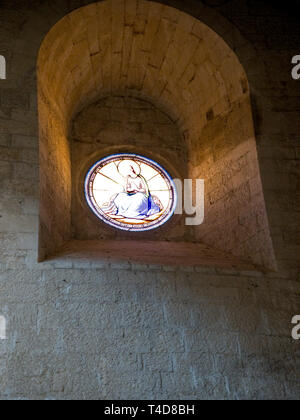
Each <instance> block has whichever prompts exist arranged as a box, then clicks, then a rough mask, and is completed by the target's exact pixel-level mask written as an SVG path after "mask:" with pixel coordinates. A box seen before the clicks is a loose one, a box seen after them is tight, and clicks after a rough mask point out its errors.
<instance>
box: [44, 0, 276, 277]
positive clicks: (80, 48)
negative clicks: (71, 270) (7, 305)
mask: <svg viewBox="0 0 300 420" xmlns="http://www.w3.org/2000/svg"><path fill="white" fill-rule="evenodd" d="M121 4H123V3H122V2H118V1H117V0H108V1H105V2H99V3H93V4H91V5H89V6H85V7H82V8H80V9H77V10H75V11H74V12H72V13H70V14H68V15H67V16H65V17H64V18H63V19H62V20H61V21H59V22H58V23H57V24H56V25H55V26H54V27H53V28H52V29H51V31H50V32H49V33H48V35H47V36H46V38H45V40H44V42H43V44H42V47H41V49H40V54H39V59H38V84H39V125H40V167H41V182H40V237H39V259H40V260H41V261H42V260H44V259H46V258H47V257H49V256H51V255H54V254H56V253H57V250H58V249H59V248H60V247H61V246H62V245H65V244H66V243H68V242H69V241H71V240H73V239H74V231H73V229H72V216H71V213H72V190H73V191H74V188H76V187H77V186H76V185H74V179H73V177H72V171H71V167H72V159H71V142H70V140H71V136H70V128H71V125H72V120H73V118H74V116H75V115H77V114H78V113H79V112H80V111H82V110H84V109H85V108H86V107H88V106H89V105H90V104H93V103H96V102H97V101H98V100H99V99H100V98H103V97H108V98H109V97H114V96H122V97H134V98H136V99H138V98H140V99H148V100H149V102H150V103H154V104H157V106H158V108H160V109H163V110H165V112H166V114H168V116H169V117H170V119H171V120H172V121H174V122H175V123H176V125H177V127H178V132H179V133H180V135H181V136H182V138H183V139H184V142H185V143H186V145H187V168H188V170H187V173H188V177H189V178H192V179H196V178H201V179H204V180H205V182H206V204H205V205H206V208H205V211H206V217H205V222H204V224H203V225H201V226H200V227H198V228H196V229H195V231H194V232H193V235H194V236H195V238H196V240H197V241H198V242H199V243H201V242H203V243H205V244H207V245H209V246H212V247H214V248H216V249H219V250H222V251H224V252H227V253H230V254H233V255H235V256H236V257H239V258H242V259H246V260H250V261H252V262H253V263H254V264H256V265H258V266H261V267H264V268H268V269H276V261H275V257H274V251H273V245H272V241H271V237H270V232H269V225H268V219H267V214H266V208H265V201H264V195H263V190H262V184H261V179H260V171H259V164H258V158H257V151H256V140H255V134H254V127H253V120H252V110H251V101H250V90H249V85H248V79H247V76H246V73H245V71H244V69H243V67H242V65H241V63H240V61H239V60H238V58H237V56H236V54H235V53H234V52H233V51H232V50H231V49H230V48H229V47H228V45H227V44H226V43H225V42H224V40H223V39H222V38H221V37H220V36H219V35H218V34H216V33H215V32H214V31H213V30H211V29H210V28H209V27H208V26H206V25H205V24H203V23H202V22H200V21H199V20H197V19H195V18H194V17H192V16H190V15H188V14H186V13H183V12H181V11H179V10H177V9H174V8H172V7H169V6H164V5H162V4H160V3H154V2H151V1H144V0H138V2H137V6H136V7H129V6H128V5H129V3H125V4H126V7H125V8H123V7H121ZM130 4H131V3H130ZM127 6H128V7H127ZM111 112H115V113H116V109H115V110H114V109H112V111H111ZM115 124H116V125H117V122H115ZM98 134H99V133H97V135H98ZM137 135H138V133H137ZM174 139H175V137H174ZM121 143H122V146H124V139H123V140H122V142H121ZM111 145H114V143H113V141H112V143H111ZM98 146H99V151H100V150H101V149H102V150H104V144H102V143H101V142H100V143H99V145H98ZM105 146H106V145H105ZM120 146H121V144H120ZM125 146H126V144H125ZM160 151H161V154H162V155H163V154H165V153H164V150H163V147H162V148H161V149H160ZM167 160H168V159H167ZM170 164H171V162H170ZM54 203H55V206H54ZM96 223H97V222H96V221H95V230H97V229H98V226H96ZM184 236H186V235H184Z"/></svg>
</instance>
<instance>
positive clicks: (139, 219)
mask: <svg viewBox="0 0 300 420" xmlns="http://www.w3.org/2000/svg"><path fill="white" fill-rule="evenodd" d="M85 195H86V199H87V202H88V205H89V207H90V208H91V210H92V211H93V212H94V213H95V214H96V216H97V217H99V219H101V220H102V221H104V222H105V223H107V224H109V225H111V226H114V227H116V228H118V229H122V230H128V231H145V230H151V229H155V228H158V227H159V226H161V225H163V224H164V223H166V222H167V220H169V219H170V217H171V216H172V215H173V214H174V211H175V207H176V189H175V185H174V183H173V181H172V179H171V177H170V175H169V174H168V173H167V171H166V170H165V169H163V168H162V167H161V166H160V165H158V164H157V163H156V162H154V161H153V160H150V159H148V158H145V157H143V156H139V155H135V154H120V155H113V156H109V157H107V158H104V159H102V160H100V161H99V162H97V163H96V164H95V165H94V166H93V167H92V168H91V169H90V171H89V172H88V174H87V176H86V181H85Z"/></svg>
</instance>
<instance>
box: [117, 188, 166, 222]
mask: <svg viewBox="0 0 300 420" xmlns="http://www.w3.org/2000/svg"><path fill="white" fill-rule="evenodd" d="M114 205H115V206H116V208H117V213H116V215H119V216H123V217H126V218H127V219H145V218H146V217H148V216H152V215H154V214H157V213H160V211H161V209H160V207H159V206H158V205H157V204H155V202H154V200H153V197H152V196H151V194H149V196H147V195H146V194H144V193H142V192H138V193H133V194H131V193H126V192H124V193H120V194H118V195H117V197H116V198H115V199H114Z"/></svg>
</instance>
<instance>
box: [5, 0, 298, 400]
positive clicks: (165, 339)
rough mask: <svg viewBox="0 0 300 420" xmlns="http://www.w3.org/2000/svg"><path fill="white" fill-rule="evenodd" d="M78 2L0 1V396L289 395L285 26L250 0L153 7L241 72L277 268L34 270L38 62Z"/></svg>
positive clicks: (291, 257)
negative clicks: (0, 63) (176, 12)
mask: <svg viewBox="0 0 300 420" xmlns="http://www.w3.org/2000/svg"><path fill="white" fill-rule="evenodd" d="M87 3H88V2H84V1H68V2H67V1H62V0H60V1H51V2H47V3H44V4H41V3H38V4H37V3H36V2H21V1H18V2H13V1H3V2H2V4H1V13H0V54H3V55H5V57H6V59H7V65H8V67H7V72H8V73H7V74H8V79H7V80H6V81H2V80H1V81H0V174H1V177H0V194H1V200H0V216H1V217H0V315H1V316H4V317H5V318H6V323H7V331H6V335H7V340H1V341H0V355H1V358H0V360H1V361H0V397H1V399H34V398H38V399H57V398H62V399H67V398H71V399H79V398H84V399H91V398H96V399H97V398H124V399H126V398H132V399H136V398H145V399H152V398H171V399H176V398H178V399H182V398H196V399H199V398H209V399H215V398H221V399H223V398H225V399H228V398H237V399H241V398H251V399H258V398H260V399H261V398H272V399H279V398H282V399H291V398H295V399H299V395H300V389H299V343H298V342H296V341H293V340H292V339H291V319H292V316H294V315H295V314H297V313H299V311H300V303H299V289H300V287H299V270H300V265H299V258H298V255H299V254H300V245H299V139H300V137H299V129H300V127H299V118H298V116H299V96H300V83H299V82H296V81H293V80H292V79H291V76H290V70H291V66H290V62H291V57H292V56H293V55H295V54H296V53H299V51H298V50H297V49H299V43H298V42H299V41H298V40H299V24H298V22H297V20H296V19H295V17H294V16H293V15H292V14H291V15H289V14H288V13H285V18H284V19H283V17H282V16H283V15H282V13H283V12H282V11H280V10H279V11H278V9H276V7H275V6H262V2H261V1H259V2H258V1H251V2H246V1H242V0H239V1H234V0H232V1H229V2H227V3H226V5H224V6H223V7H221V8H217V10H215V9H214V8H209V7H206V6H204V5H203V4H202V2H196V1H192V0H189V1H187V0H184V1H180V0H179V1H176V2H175V1H174V2H173V1H171V0H170V1H168V2H167V1H166V2H165V3H168V4H171V5H173V4H174V6H176V7H180V8H182V10H184V11H186V12H188V13H191V14H194V16H196V17H197V18H199V19H200V20H202V21H203V22H205V23H206V24H207V25H209V26H211V27H212V29H213V30H215V31H217V32H218V33H219V34H220V35H222V36H223V37H224V39H225V40H226V42H228V44H229V45H230V47H231V48H233V49H234V50H235V51H236V52H237V55H238V57H239V59H240V60H241V62H242V64H243V66H244V68H245V70H246V72H247V76H248V78H249V84H250V89H251V94H252V96H251V98H252V106H253V109H254V111H255V134H256V138H257V143H258V157H259V163H260V168H261V175H262V182H263V187H264V196H265V198H266V205H267V211H268V217H269V221H270V231H271V236H272V240H273V243H274V247H275V252H276V257H277V261H278V266H279V270H278V272H276V273H271V274H262V273H256V272H236V271H234V270H232V271H226V270H217V269H204V268H203V269H197V270H196V269H192V268H191V269H183V268H177V269H171V268H170V267H162V266H143V265H140V266H137V265H133V264H127V265H126V264H124V265H113V264H110V265H108V264H103V263H100V262H99V263H90V264H88V266H87V265H84V266H81V265H80V264H79V263H76V262H74V263H71V262H70V263H64V264H62V263H58V262H57V263H53V264H49V263H43V264H38V263H37V233H38V232H37V230H38V188H39V180H38V156H37V155H38V153H37V150H38V127H37V121H38V119H37V107H36V96H37V92H36V71H35V69H36V62H37V55H38V50H39V46H40V44H41V42H42V39H43V38H44V36H45V35H46V34H47V32H48V31H49V30H50V28H51V27H52V26H53V25H54V24H55V23H56V22H57V21H58V20H59V19H61V18H62V17H63V16H64V15H65V14H66V13H68V12H70V11H71V10H73V9H75V8H77V7H79V6H83V5H84V4H87ZM129 3H130V4H132V5H134V2H129ZM229 22H231V23H229ZM274 28H276V30H274ZM241 34H242V35H241ZM244 39H247V40H248V43H246V44H244V43H243V42H241V40H244ZM249 44H250V47H249ZM58 48H59V46H58ZM252 49H254V50H255V52H256V53H255V54H254V55H253V50H252Z"/></svg>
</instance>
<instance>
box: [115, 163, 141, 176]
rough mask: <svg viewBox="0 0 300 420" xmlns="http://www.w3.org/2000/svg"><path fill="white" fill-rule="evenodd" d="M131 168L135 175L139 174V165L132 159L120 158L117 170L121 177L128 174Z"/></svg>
mask: <svg viewBox="0 0 300 420" xmlns="http://www.w3.org/2000/svg"><path fill="white" fill-rule="evenodd" d="M132 169H133V170H134V172H135V174H136V175H140V173H141V167H140V165H139V164H138V163H137V162H135V161H134V160H129V159H126V160H122V161H121V162H120V163H119V165H118V171H119V173H120V175H122V177H123V178H126V177H127V176H128V175H130V173H131V170H132Z"/></svg>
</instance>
